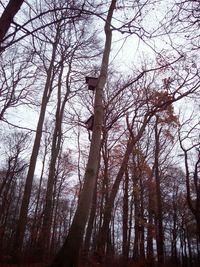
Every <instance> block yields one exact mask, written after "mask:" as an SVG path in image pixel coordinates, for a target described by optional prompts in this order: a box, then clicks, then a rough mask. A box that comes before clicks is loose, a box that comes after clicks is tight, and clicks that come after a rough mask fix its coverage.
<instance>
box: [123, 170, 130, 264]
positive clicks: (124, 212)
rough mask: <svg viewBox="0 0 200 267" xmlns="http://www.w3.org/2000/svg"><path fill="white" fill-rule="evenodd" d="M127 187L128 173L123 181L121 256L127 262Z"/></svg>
mask: <svg viewBox="0 0 200 267" xmlns="http://www.w3.org/2000/svg"><path fill="white" fill-rule="evenodd" d="M128 187H129V176H128V171H127V170H126V172H125V180H124V196H123V219H122V220H123V229H122V232H123V243H122V255H123V257H124V259H125V260H128V255H129V251H128V212H129V208H128V207H129V201H128Z"/></svg>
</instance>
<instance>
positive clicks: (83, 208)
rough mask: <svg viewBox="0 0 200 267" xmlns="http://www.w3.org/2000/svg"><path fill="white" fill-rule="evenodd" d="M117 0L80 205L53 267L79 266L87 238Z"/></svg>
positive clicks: (111, 7)
mask: <svg viewBox="0 0 200 267" xmlns="http://www.w3.org/2000/svg"><path fill="white" fill-rule="evenodd" d="M115 4H116V0H112V2H111V5H110V8H109V11H108V15H107V20H106V24H105V34H106V42H105V48H104V53H103V59H102V64H101V71H100V76H99V79H98V83H97V86H96V95H95V105H94V127H93V134H92V140H91V145H90V152H89V157H88V163H87V167H86V171H85V176H84V184H83V188H82V191H81V195H80V200H79V203H78V207H77V210H76V213H75V216H74V219H73V222H72V225H71V227H70V229H69V233H68V236H67V238H66V240H65V242H64V244H63V246H62V248H61V249H60V251H59V252H58V254H57V256H56V258H55V260H54V261H53V263H52V264H51V267H77V266H78V258H79V252H80V248H81V245H82V241H83V235H84V231H85V225H86V223H87V219H88V215H89V211H90V208H91V203H92V197H93V192H94V188H95V182H96V176H97V170H98V163H99V156H100V146H101V129H102V122H103V102H102V99H103V88H104V86H105V83H106V79H107V72H108V63H109V55H110V50H111V41H112V31H111V28H110V24H111V20H112V16H113V12H114V9H115Z"/></svg>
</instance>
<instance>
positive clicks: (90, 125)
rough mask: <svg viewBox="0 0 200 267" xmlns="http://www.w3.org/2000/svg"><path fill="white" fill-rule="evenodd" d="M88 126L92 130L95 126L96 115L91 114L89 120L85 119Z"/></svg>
mask: <svg viewBox="0 0 200 267" xmlns="http://www.w3.org/2000/svg"><path fill="white" fill-rule="evenodd" d="M85 125H86V128H87V129H88V130H90V131H92V130H93V126H94V115H91V116H90V117H89V119H88V120H87V121H85Z"/></svg>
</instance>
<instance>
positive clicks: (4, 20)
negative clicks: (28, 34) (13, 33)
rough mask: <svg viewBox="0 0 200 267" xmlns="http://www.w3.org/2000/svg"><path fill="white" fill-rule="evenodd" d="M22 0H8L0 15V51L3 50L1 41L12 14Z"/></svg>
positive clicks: (14, 13)
mask: <svg viewBox="0 0 200 267" xmlns="http://www.w3.org/2000/svg"><path fill="white" fill-rule="evenodd" d="M23 2H24V0H10V1H9V3H8V5H7V6H6V8H5V10H4V12H3V14H2V15H1V17H0V52H1V51H3V47H2V42H3V39H4V37H5V35H6V33H7V32H8V30H9V28H10V24H11V23H12V22H13V19H14V16H15V15H16V14H17V12H18V11H19V9H20V7H21V5H22V4H23Z"/></svg>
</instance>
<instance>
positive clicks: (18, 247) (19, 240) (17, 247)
mask: <svg viewBox="0 0 200 267" xmlns="http://www.w3.org/2000/svg"><path fill="white" fill-rule="evenodd" d="M57 44H58V38H57V36H56V39H55V42H54V44H53V50H52V56H51V62H50V66H49V69H48V71H47V79H46V84H45V88H44V93H43V97H42V103H41V109H40V115H39V120H38V124H37V130H36V135H35V140H34V144H33V149H32V153H31V158H30V164H29V169H28V174H27V178H26V183H25V189H24V194H23V199H22V205H21V209H20V215H19V220H18V224H17V231H16V237H15V241H14V246H13V255H14V260H15V261H18V260H19V259H20V256H21V254H22V245H23V239H24V233H25V227H26V221H27V215H28V206H29V201H30V196H31V190H32V183H33V176H34V172H35V166H36V161H37V156H38V152H39V148H40V142H41V137H42V129H43V124H44V118H45V113H46V107H47V104H48V101H49V98H50V95H51V91H52V84H53V79H54V76H55V72H53V67H54V60H55V57H56V48H57Z"/></svg>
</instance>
